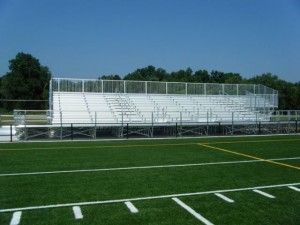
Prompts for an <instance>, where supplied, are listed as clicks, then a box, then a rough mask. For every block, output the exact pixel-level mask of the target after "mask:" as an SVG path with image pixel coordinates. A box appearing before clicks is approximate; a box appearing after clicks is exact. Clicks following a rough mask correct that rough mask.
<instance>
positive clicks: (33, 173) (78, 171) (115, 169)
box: [0, 157, 300, 177]
mask: <svg viewBox="0 0 300 225" xmlns="http://www.w3.org/2000/svg"><path fill="white" fill-rule="evenodd" d="M295 159H300V157H294V158H279V159H264V160H240V161H227V162H211V163H193V164H177V165H158V166H135V167H119V168H102V169H86V170H58V171H48V172H30V173H3V174H0V177H8V176H28V175H44V174H59V173H85V172H101V171H118V170H138V169H158V168H173V167H192V166H208V165H222V164H236V163H237V164H238V163H255V162H263V161H266V160H272V161H284V160H295Z"/></svg>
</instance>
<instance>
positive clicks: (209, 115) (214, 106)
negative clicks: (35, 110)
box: [52, 92, 272, 124]
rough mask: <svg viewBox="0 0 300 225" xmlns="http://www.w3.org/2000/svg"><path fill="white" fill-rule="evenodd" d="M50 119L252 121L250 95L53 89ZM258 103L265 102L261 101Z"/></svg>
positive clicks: (258, 116) (261, 116)
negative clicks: (124, 92) (54, 90)
mask: <svg viewBox="0 0 300 225" xmlns="http://www.w3.org/2000/svg"><path fill="white" fill-rule="evenodd" d="M52 99H53V102H52V110H53V111H52V112H53V113H52V123H53V124H55V123H82V124H84V123H121V122H123V123H151V122H181V121H182V122H217V121H220V122H221V121H232V119H233V120H234V121H255V120H257V119H265V117H266V115H267V114H261V113H258V112H257V108H259V107H260V106H259V104H260V103H259V99H258V100H256V105H255V109H254V108H253V107H252V106H251V102H250V101H251V100H249V96H246V95H245V96H229V95H207V96H204V95H203V96H202V95H159V94H120V93H90V92H53V97H52ZM262 104H263V106H261V107H265V108H267V107H270V108H271V107H272V106H266V102H265V101H263V103H262Z"/></svg>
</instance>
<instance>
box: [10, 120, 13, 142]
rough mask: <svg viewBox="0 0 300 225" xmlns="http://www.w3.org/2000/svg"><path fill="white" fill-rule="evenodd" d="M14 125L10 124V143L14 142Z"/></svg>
mask: <svg viewBox="0 0 300 225" xmlns="http://www.w3.org/2000/svg"><path fill="white" fill-rule="evenodd" d="M12 136H13V135H12V124H10V142H12V141H13V140H12Z"/></svg>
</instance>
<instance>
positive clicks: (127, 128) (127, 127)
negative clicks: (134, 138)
mask: <svg viewBox="0 0 300 225" xmlns="http://www.w3.org/2000/svg"><path fill="white" fill-rule="evenodd" d="M126 130H127V139H128V138H129V137H128V136H129V125H128V123H127V126H126Z"/></svg>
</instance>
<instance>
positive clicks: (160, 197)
mask: <svg viewBox="0 0 300 225" xmlns="http://www.w3.org/2000/svg"><path fill="white" fill-rule="evenodd" d="M293 185H300V183H290V184H275V185H268V186H258V187H248V188H236V189H227V190H215V191H203V192H193V193H181V194H170V195H158V196H148V197H140V198H126V199H115V200H104V201H92V202H76V203H65V204H56V205H42V206H29V207H22V208H10V209H0V213H2V212H14V211H22V210H23V211H25V210H36V209H50V208H62V207H72V206H83V205H100V204H111V203H121V202H129V201H131V202H132V201H145V200H155V199H164V198H175V197H183V196H195V195H207V194H215V193H226V192H237V191H249V190H254V189H268V188H278V187H287V186H293Z"/></svg>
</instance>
